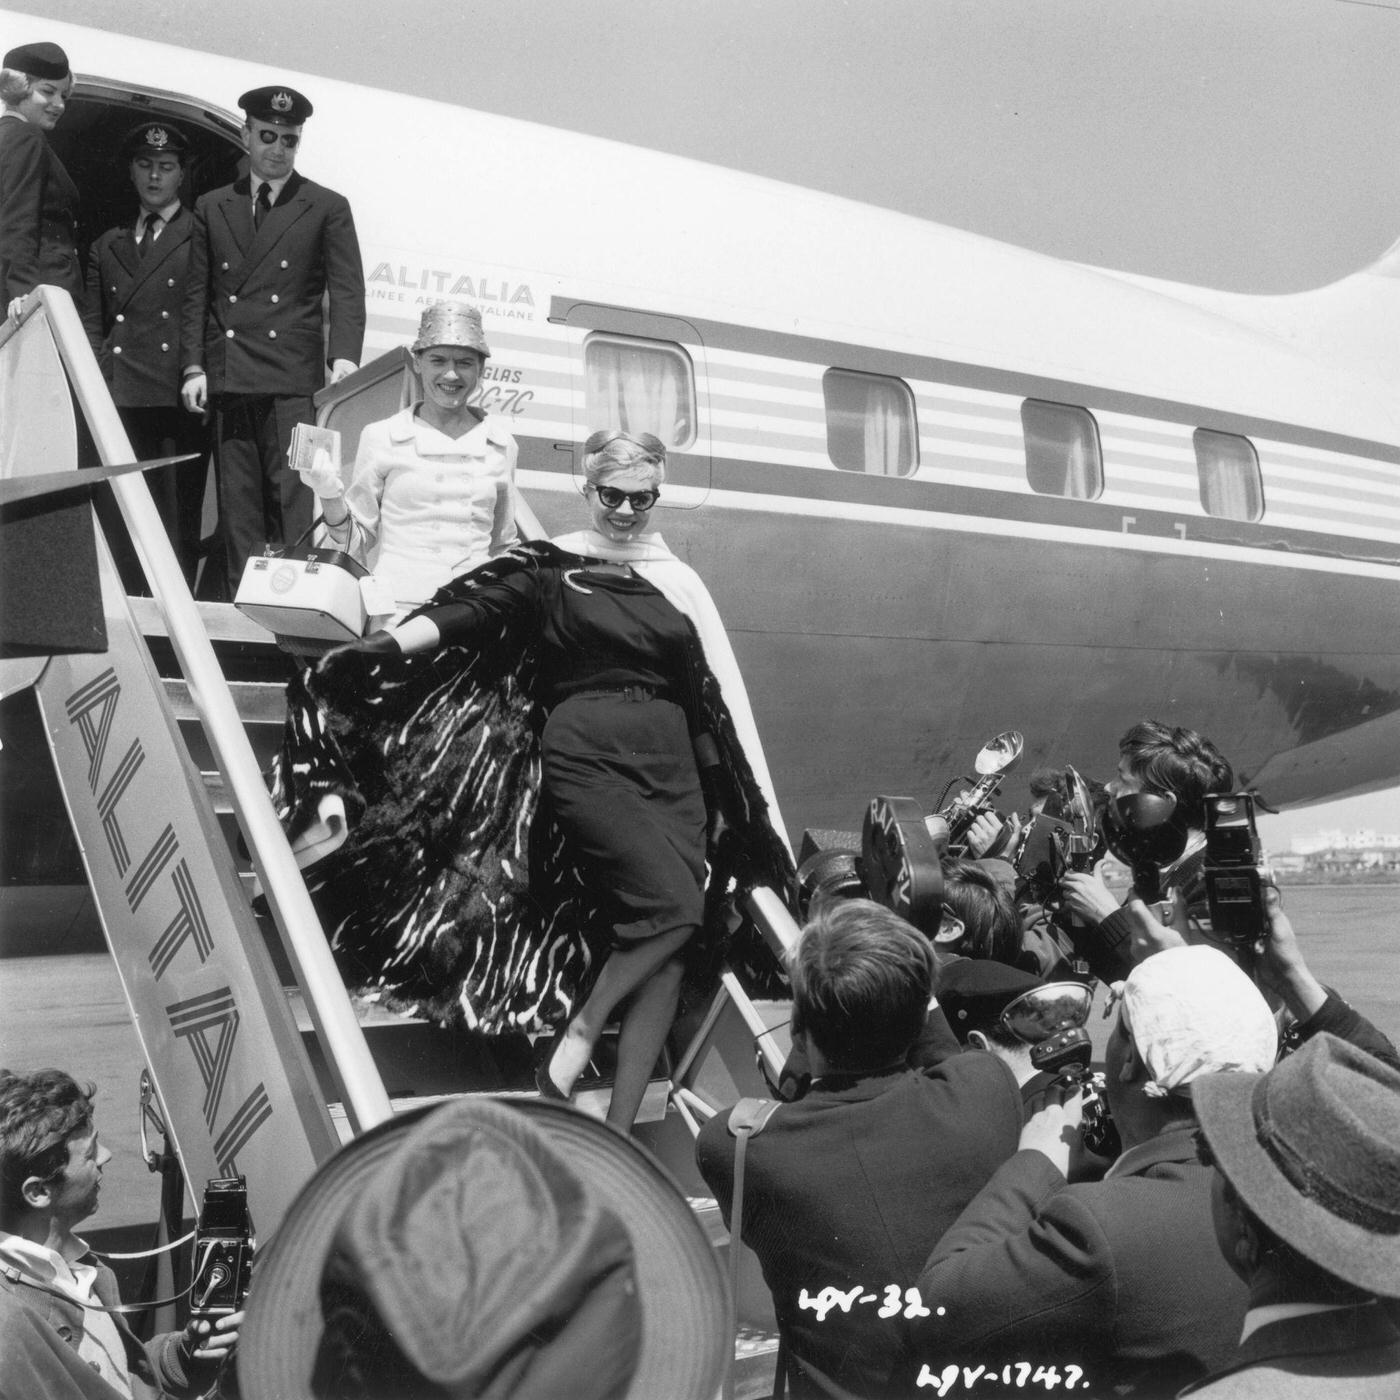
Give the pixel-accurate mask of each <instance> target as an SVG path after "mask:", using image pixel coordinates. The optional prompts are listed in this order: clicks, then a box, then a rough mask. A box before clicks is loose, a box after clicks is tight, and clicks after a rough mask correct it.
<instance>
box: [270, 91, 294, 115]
mask: <svg viewBox="0 0 1400 1400" xmlns="http://www.w3.org/2000/svg"><path fill="white" fill-rule="evenodd" d="M271 105H272V110H273V111H274V112H290V111H291V110H292V95H291V93H289V92H274V93H273V94H272V99H271Z"/></svg>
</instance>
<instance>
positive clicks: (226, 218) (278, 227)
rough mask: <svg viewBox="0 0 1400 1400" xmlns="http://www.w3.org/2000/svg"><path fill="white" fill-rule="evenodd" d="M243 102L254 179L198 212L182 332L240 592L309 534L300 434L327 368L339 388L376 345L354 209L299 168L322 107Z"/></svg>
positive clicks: (273, 97) (204, 199)
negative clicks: (276, 554) (371, 343)
mask: <svg viewBox="0 0 1400 1400" xmlns="http://www.w3.org/2000/svg"><path fill="white" fill-rule="evenodd" d="M238 105H239V106H240V107H242V109H243V111H244V113H245V116H246V120H245V121H244V124H243V146H244V149H245V150H246V151H247V152H248V172H249V173H248V174H247V175H245V176H242V177H240V178H239V179H238V180H236V181H234V183H233V184H232V185H227V186H225V187H224V188H223V189H219V190H214V191H212V192H211V193H209V194H205V195H201V196H200V198H199V200H198V202H197V203H196V204H195V209H194V220H195V227H194V237H193V240H192V243H191V249H190V276H189V284H188V289H187V291H186V295H185V305H184V315H183V321H182V327H181V336H180V346H181V359H182V363H183V366H184V371H183V385H182V388H181V390H180V395H181V399H182V401H183V403H184V406H185V408H186V409H187V410H188V411H189V412H191V413H195V414H204V413H206V412H207V411H208V410H210V409H212V410H213V412H214V415H215V431H214V441H215V467H216V472H217V476H218V483H219V528H220V534H221V536H222V539H223V543H224V552H225V555H226V563H227V571H228V583H229V587H230V590H233V589H236V588H237V586H238V582H239V579H240V578H241V577H242V574H243V565H244V563H245V561H246V560H247V558H248V556H249V555H250V554H256V553H260V552H261V550H262V547H263V545H264V544H267V543H271V544H283V543H286V544H290V543H292V542H293V541H294V540H296V539H297V538H298V537H299V536H300V535H301V534H302V533H303V532H304V531H305V530H307V529H308V528H309V527H310V525H311V516H312V504H313V497H312V494H311V492H310V491H309V490H308V489H307V488H306V487H305V486H304V485H303V484H302V482H301V479H300V478H299V477H298V476H297V474H296V473H295V472H294V471H293V470H292V469H291V467H290V465H289V464H288V461H287V449H288V447H289V445H290V443H291V440H292V428H293V427H294V426H295V425H296V424H297V423H311V422H314V421H315V409H314V405H313V403H312V396H313V395H314V394H315V393H316V391H317V390H318V389H321V388H322V387H323V386H324V385H325V384H326V382H327V371H329V381H330V383H332V384H334V383H336V382H337V381H339V380H341V379H343V378H344V377H345V376H346V375H347V374H349V373H351V372H352V371H353V370H354V369H355V368H356V366H357V365H358V364H359V359H360V353H361V350H362V349H363V346H364V336H365V279H364V268H363V267H362V265H361V263H360V245H359V240H358V239H357V237H356V235H355V220H354V217H353V215H352V214H351V212H350V205H349V203H348V201H347V200H346V199H345V197H344V196H343V195H339V194H337V193H336V192H335V191H334V190H329V189H327V188H326V187H325V186H324V185H318V184H316V183H315V182H314V181H312V180H308V179H306V178H305V177H304V176H302V175H301V174H299V173H298V172H297V170H296V168H295V167H296V161H297V156H298V154H299V149H300V144H301V134H302V126H303V124H304V123H305V121H306V120H307V118H308V117H310V116H311V112H312V107H311V103H310V102H309V101H308V100H307V99H306V98H305V97H303V96H302V95H301V93H299V92H297V91H296V90H295V89H294V88H289V87H283V86H280V85H277V86H273V87H262V88H254V89H253V90H252V91H251V92H245V93H244V94H243V96H242V97H240V98H239V99H238ZM327 296H328V299H329V324H328V325H327V323H326V320H325V318H324V317H323V315H322V309H321V307H322V299H323V297H327ZM323 346H325V349H324V351H323Z"/></svg>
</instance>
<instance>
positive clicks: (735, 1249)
mask: <svg viewBox="0 0 1400 1400" xmlns="http://www.w3.org/2000/svg"><path fill="white" fill-rule="evenodd" d="M778 1104H779V1100H778V1099H740V1100H739V1102H738V1103H736V1104H735V1105H734V1107H733V1108H732V1109H731V1110H730V1113H729V1131H730V1132H731V1133H732V1134H733V1135H734V1138H735V1143H734V1194H733V1198H732V1200H731V1202H730V1206H729V1335H730V1336H731V1337H734V1338H737V1337H738V1335H739V1253H740V1250H741V1249H742V1247H743V1221H744V1159H745V1157H746V1156H747V1155H748V1147H749V1139H750V1138H751V1137H753V1135H754V1134H755V1133H761V1132H762V1131H763V1129H764V1128H765V1127H766V1126H767V1123H768V1120H769V1119H770V1118H771V1117H772V1116H773V1113H774V1111H775V1110H776V1109H777V1107H778ZM783 1362H784V1356H783V1348H782V1344H781V1343H779V1347H778V1381H777V1393H778V1394H781V1393H782V1389H783V1369H784V1365H783ZM733 1396H734V1368H733V1365H732V1364H731V1366H730V1368H729V1370H728V1371H727V1372H726V1373H725V1380H724V1397H725V1400H733Z"/></svg>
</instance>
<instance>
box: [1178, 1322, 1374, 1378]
mask: <svg viewBox="0 0 1400 1400" xmlns="http://www.w3.org/2000/svg"><path fill="white" fill-rule="evenodd" d="M1182 1394H1183V1395H1191V1396H1198V1397H1200V1400H1313V1397H1314V1396H1317V1397H1318V1400H1377V1397H1379V1396H1384V1395H1400V1329H1397V1327H1396V1325H1395V1323H1394V1322H1393V1321H1392V1320H1391V1319H1390V1318H1389V1317H1387V1316H1386V1314H1385V1313H1384V1312H1383V1311H1382V1309H1381V1306H1380V1305H1379V1304H1376V1303H1370V1304H1367V1305H1366V1306H1364V1307H1359V1308H1341V1309H1339V1310H1337V1311H1332V1312H1319V1313H1306V1314H1304V1315H1303V1316H1301V1317H1289V1318H1283V1319H1282V1320H1280V1321H1278V1322H1271V1323H1266V1324H1265V1325H1264V1326H1262V1327H1260V1328H1259V1329H1258V1330H1257V1331H1254V1332H1251V1333H1250V1334H1249V1336H1248V1338H1247V1339H1246V1340H1245V1341H1244V1342H1242V1343H1241V1344H1240V1348H1239V1351H1238V1353H1237V1354H1236V1356H1235V1359H1234V1361H1233V1362H1232V1363H1231V1365H1230V1366H1229V1368H1228V1369H1227V1370H1226V1371H1225V1372H1223V1373H1222V1374H1220V1375H1215V1376H1210V1377H1208V1378H1207V1379H1206V1380H1204V1381H1202V1382H1201V1383H1200V1384H1199V1385H1191V1386H1187V1387H1186V1389H1185V1390H1184V1391H1183V1392H1182Z"/></svg>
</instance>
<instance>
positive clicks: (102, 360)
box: [83, 121, 209, 591]
mask: <svg viewBox="0 0 1400 1400" xmlns="http://www.w3.org/2000/svg"><path fill="white" fill-rule="evenodd" d="M122 153H123V156H124V157H125V160H126V164H127V171H128V174H129V176H130V179H131V184H132V187H133V189H134V190H135V191H136V201H137V203H136V211H135V214H134V216H133V217H132V218H130V219H127V220H126V221H125V222H123V223H120V224H118V225H116V227H114V228H109V229H108V230H107V231H106V233H104V234H103V235H102V236H101V237H100V238H99V239H98V240H97V241H96V242H95V243H94V244H93V245H92V251H91V253H90V254H89V255H88V299H87V314H86V315H85V316H84V318H83V321H84V324H85V326H86V328H87V333H88V340H89V341H90V342H91V344H92V348H93V352H94V354H96V356H97V359H98V363H99V364H100V365H101V366H102V373H103V375H104V376H105V377H106V379H107V384H108V387H109V388H110V389H111V391H112V402H113V403H115V404H116V406H117V412H118V413H119V414H120V415H121V420H122V426H123V427H124V428H125V429H126V435H127V437H128V438H130V439H131V448H132V451H133V452H134V453H135V455H136V457H137V458H138V459H139V460H146V461H148V460H150V459H151V458H155V457H175V456H179V455H182V454H184V453H194V454H196V460H195V461H193V462H182V463H180V465H178V466H173V467H164V468H162V469H161V470H160V471H150V472H147V473H146V474H145V476H146V484H147V486H149V487H150V490H151V498H152V499H153V500H154V501H155V505H156V509H157V510H158V511H159V512H160V518H161V522H162V523H163V524H164V526H165V532H166V534H167V535H169V536H170V543H171V545H172V546H173V547H174V549H175V553H176V555H177V557H178V558H179V560H180V567H181V568H182V569H183V570H184V574H185V580H186V582H187V583H189V584H190V586H191V587H193V585H194V579H195V569H196V567H197V566H198V563H199V534H200V515H201V512H202V510H203V506H204V479H205V474H206V472H207V470H208V464H207V461H206V457H207V454H208V449H209V434H208V431H207V430H206V428H205V426H204V424H203V422H202V421H201V420H200V419H199V418H198V417H195V416H193V415H191V414H189V413H186V412H185V411H184V409H183V408H182V407H181V403H180V314H181V311H182V308H183V306H184V300H185V282H186V279H187V275H188V272H189V263H190V242H191V237H192V235H193V232H194V217H193V216H192V215H191V214H190V212H189V211H188V210H187V209H186V208H185V207H184V205H183V204H182V203H181V202H180V187H181V185H182V184H183V183H184V178H185V165H186V161H187V159H188V155H189V143H188V142H187V141H186V139H185V137H184V135H183V134H182V133H181V131H180V130H179V128H178V127H175V126H171V125H168V124H167V123H165V122H159V121H144V122H140V123H138V124H137V125H136V126H134V127H132V129H131V130H130V131H128V132H127V134H126V137H125V139H124V140H123V142H122ZM124 542H125V537H124V536H123V543H124ZM128 591H130V589H128Z"/></svg>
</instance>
